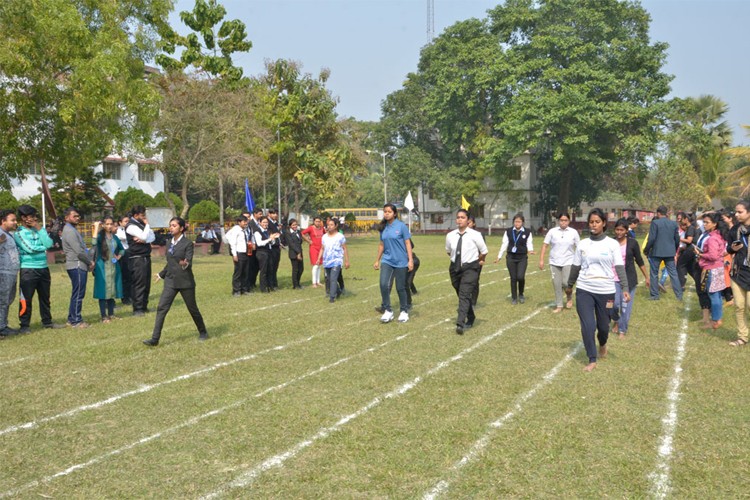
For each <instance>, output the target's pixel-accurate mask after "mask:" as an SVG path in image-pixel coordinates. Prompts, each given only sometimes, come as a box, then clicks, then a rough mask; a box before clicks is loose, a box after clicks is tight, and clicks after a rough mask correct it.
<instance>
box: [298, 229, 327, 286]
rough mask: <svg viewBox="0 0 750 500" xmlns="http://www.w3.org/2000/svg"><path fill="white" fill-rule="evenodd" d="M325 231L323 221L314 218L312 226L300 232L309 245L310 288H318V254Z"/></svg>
mask: <svg viewBox="0 0 750 500" xmlns="http://www.w3.org/2000/svg"><path fill="white" fill-rule="evenodd" d="M325 232H326V230H325V229H324V228H323V219H321V218H320V217H315V218H314V219H313V225H312V226H308V227H307V229H305V230H304V231H302V237H303V238H305V241H307V242H308V243H309V244H310V264H311V265H312V286H313V288H318V287H319V286H320V266H319V265H318V254H320V248H321V246H322V245H321V241H322V240H323V235H324V234H325Z"/></svg>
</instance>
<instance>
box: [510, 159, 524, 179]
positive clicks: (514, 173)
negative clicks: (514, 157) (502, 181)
mask: <svg viewBox="0 0 750 500" xmlns="http://www.w3.org/2000/svg"><path fill="white" fill-rule="evenodd" d="M508 179H509V180H511V181H520V180H521V165H520V164H517V163H511V164H510V165H508Z"/></svg>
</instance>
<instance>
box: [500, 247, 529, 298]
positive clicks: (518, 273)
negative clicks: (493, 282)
mask: <svg viewBox="0 0 750 500" xmlns="http://www.w3.org/2000/svg"><path fill="white" fill-rule="evenodd" d="M505 264H506V265H507V266H508V274H509V275H510V296H511V297H512V298H513V299H517V298H518V296H519V295H523V289H524V288H525V287H526V267H527V266H528V264H529V256H528V254H521V255H514V254H508V256H507V257H506V259H505Z"/></svg>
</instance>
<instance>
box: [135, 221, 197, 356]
mask: <svg viewBox="0 0 750 500" xmlns="http://www.w3.org/2000/svg"><path fill="white" fill-rule="evenodd" d="M186 226H187V224H185V220H184V219H182V218H180V217H172V220H170V221H169V232H170V233H171V234H172V239H171V240H170V241H169V243H168V244H167V264H166V265H165V266H164V269H162V270H161V271H160V272H159V273H158V274H156V275H154V279H156V281H160V280H163V281H164V289H163V290H162V292H161V298H160V299H159V305H158V306H157V308H156V321H155V322H154V331H153V333H152V334H151V338H150V339H146V340H144V341H143V343H144V344H146V345H147V346H151V347H153V346H157V345H159V339H160V338H161V331H162V328H163V327H164V320H165V319H166V317H167V313H168V312H169V310H170V309H171V307H172V302H174V298H175V297H176V296H177V294H178V293H179V294H180V295H182V300H183V301H184V302H185V306H186V307H187V309H188V312H189V313H190V316H191V317H192V318H193V322H194V323H195V326H196V327H197V328H198V333H199V337H198V339H199V340H206V339H207V338H208V332H207V331H206V324H205V323H204V322H203V316H202V315H201V312H200V310H198V304H197V303H196V301H195V277H194V276H193V254H194V252H195V247H194V245H193V242H192V241H190V240H189V239H187V237H185V227H186Z"/></svg>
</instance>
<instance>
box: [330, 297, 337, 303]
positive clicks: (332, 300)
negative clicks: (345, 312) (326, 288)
mask: <svg viewBox="0 0 750 500" xmlns="http://www.w3.org/2000/svg"><path fill="white" fill-rule="evenodd" d="M328 302H330V303H331V304H333V303H334V302H336V299H334V298H333V297H331V298H330V299H329V300H328Z"/></svg>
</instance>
